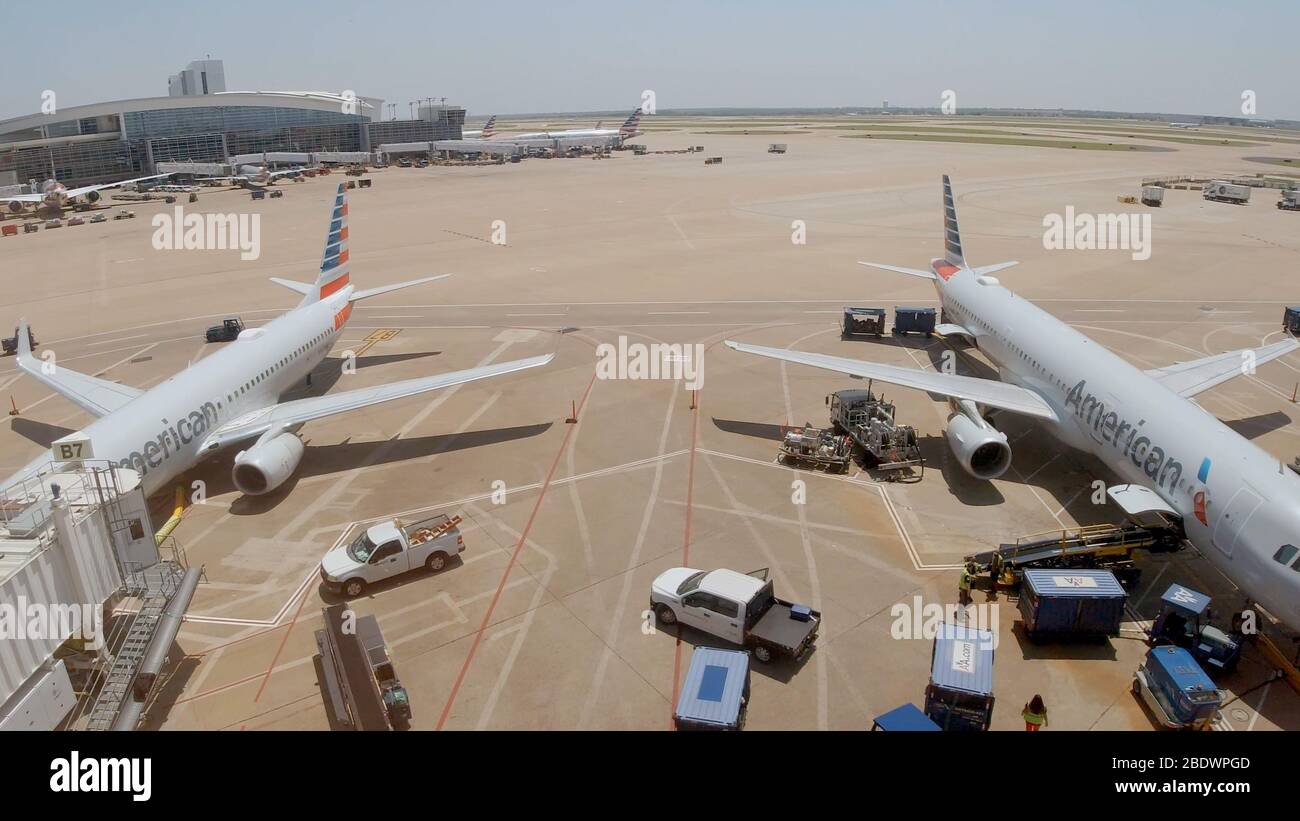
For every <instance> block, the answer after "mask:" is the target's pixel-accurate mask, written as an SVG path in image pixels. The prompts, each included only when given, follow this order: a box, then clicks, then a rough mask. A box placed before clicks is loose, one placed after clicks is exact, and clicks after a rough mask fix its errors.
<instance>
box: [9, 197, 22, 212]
mask: <svg viewBox="0 0 1300 821" xmlns="http://www.w3.org/2000/svg"><path fill="white" fill-rule="evenodd" d="M5 207H6V208H8V209H9V213H11V214H21V213H22V212H23V204H22V202H21V201H19V200H9V203H8V204H7V205H6V206H5Z"/></svg>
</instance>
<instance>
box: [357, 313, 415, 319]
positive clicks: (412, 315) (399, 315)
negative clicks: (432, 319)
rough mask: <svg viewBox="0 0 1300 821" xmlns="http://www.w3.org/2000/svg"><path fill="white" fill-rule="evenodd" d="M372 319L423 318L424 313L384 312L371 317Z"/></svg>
mask: <svg viewBox="0 0 1300 821" xmlns="http://www.w3.org/2000/svg"><path fill="white" fill-rule="evenodd" d="M370 318H371V319H423V318H424V314H382V315H376V316H372V317H370Z"/></svg>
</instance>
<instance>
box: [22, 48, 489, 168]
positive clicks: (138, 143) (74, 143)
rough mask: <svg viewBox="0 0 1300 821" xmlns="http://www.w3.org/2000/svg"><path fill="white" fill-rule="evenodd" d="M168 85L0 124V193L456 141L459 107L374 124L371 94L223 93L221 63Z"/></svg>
mask: <svg viewBox="0 0 1300 821" xmlns="http://www.w3.org/2000/svg"><path fill="white" fill-rule="evenodd" d="M209 63H213V64H215V66H213V65H209ZM195 84H197V86H195ZM205 84H206V87H207V89H208V91H207V92H206V93H205V91H204V90H203V89H204V85H205ZM168 85H169V89H171V90H173V94H174V96H167V97H148V98H143V99H136V100H118V101H115V102H108V103H95V104H92V105H82V106H73V107H69V108H59V109H57V110H56V111H55V112H54V113H51V114H44V113H38V114H30V115H27V116H23V117H16V118H13V119H9V120H0V186H4V185H15V184H23V183H27V182H28V181H29V180H38V181H41V180H46V179H51V178H52V179H56V180H58V181H60V182H62V183H63V184H64V185H67V186H68V187H75V186H79V185H93V184H96V183H106V182H116V181H118V180H125V179H130V178H132V177H140V176H147V175H149V174H154V173H158V170H157V168H158V163H160V162H224V161H226V160H227V159H228V158H230V157H233V156H238V155H245V154H263V153H267V152H319V151H340V152H354V151H365V152H369V151H372V147H373V146H378V145H380V144H381V143H395V142H412V141H432V140H454V139H460V137H461V130H462V128H463V126H464V124H465V109H464V108H462V107H460V106H454V105H446V104H443V105H427V106H421V108H420V111H419V115H418V116H416V117H414V118H412V119H409V120H387V121H381V120H380V116H381V112H382V111H383V104H384V101H383V100H382V99H379V98H374V97H358V96H355V95H352V94H350V93H347V94H346V96H345V94H336V93H333V92H320V91H285V92H267V91H213V90H212V89H214V88H217V87H220V88H224V86H225V77H224V72H223V71H221V70H220V61H198V62H196V63H191V64H190V66H188V67H186V69H184V70H183V71H182V72H181V73H180V74H177V75H174V76H173V77H172V78H170V79H169V83H168ZM191 89H193V90H191Z"/></svg>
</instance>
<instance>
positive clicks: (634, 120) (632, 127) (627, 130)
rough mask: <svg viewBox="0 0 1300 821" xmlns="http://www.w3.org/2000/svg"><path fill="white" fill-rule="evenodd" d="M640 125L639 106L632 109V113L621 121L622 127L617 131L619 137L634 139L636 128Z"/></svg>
mask: <svg viewBox="0 0 1300 821" xmlns="http://www.w3.org/2000/svg"><path fill="white" fill-rule="evenodd" d="M639 125H641V108H640V106H638V107H636V108H634V109H632V113H631V114H630V115H628V118H627V119H626V120H624V121H623V127H622V128H620V129H619V130H618V133H619V135H620V136H623V137H635V136H636V134H637V126H639Z"/></svg>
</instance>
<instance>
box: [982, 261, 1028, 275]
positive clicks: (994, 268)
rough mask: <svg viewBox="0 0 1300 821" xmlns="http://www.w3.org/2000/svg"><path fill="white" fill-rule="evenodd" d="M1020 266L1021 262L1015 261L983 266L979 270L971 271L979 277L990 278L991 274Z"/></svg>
mask: <svg viewBox="0 0 1300 821" xmlns="http://www.w3.org/2000/svg"><path fill="white" fill-rule="evenodd" d="M1019 264H1020V263H1019V262H1014V261H1013V262H999V263H996V264H994V265H981V266H980V267H978V268H972V269H970V272H971V273H972V274H974V275H975V276H977V277H983V276H988V275H989V274H996V273H997V272H998V271H1001V270H1003V269H1006V268H1010V267H1011V266H1012V265H1019Z"/></svg>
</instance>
